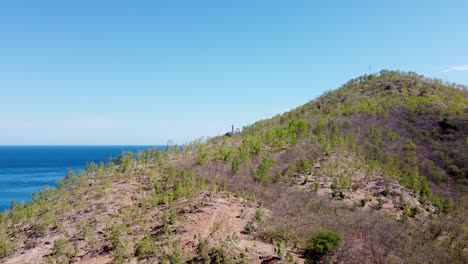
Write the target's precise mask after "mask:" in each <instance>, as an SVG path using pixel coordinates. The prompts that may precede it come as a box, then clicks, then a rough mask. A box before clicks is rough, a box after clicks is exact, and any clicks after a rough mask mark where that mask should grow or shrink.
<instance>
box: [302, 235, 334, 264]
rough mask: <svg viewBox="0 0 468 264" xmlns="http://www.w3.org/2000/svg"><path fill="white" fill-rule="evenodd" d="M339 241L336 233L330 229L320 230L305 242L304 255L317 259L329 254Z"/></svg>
mask: <svg viewBox="0 0 468 264" xmlns="http://www.w3.org/2000/svg"><path fill="white" fill-rule="evenodd" d="M340 241H341V237H340V235H339V234H338V233H336V232H335V231H332V230H322V231H319V232H317V233H315V234H313V235H312V237H311V238H310V239H309V241H308V242H307V249H306V257H307V258H308V259H310V260H319V259H321V258H322V257H324V256H328V255H330V253H332V251H333V250H334V249H335V247H336V246H338V244H339V243H340Z"/></svg>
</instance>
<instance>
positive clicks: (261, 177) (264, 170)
mask: <svg viewBox="0 0 468 264" xmlns="http://www.w3.org/2000/svg"><path fill="white" fill-rule="evenodd" d="M271 165H273V160H272V159H271V158H270V157H265V158H264V159H263V160H262V163H260V165H259V166H258V168H257V169H255V170H253V171H252V177H253V178H254V180H255V181H258V182H262V183H268V181H269V178H268V172H269V171H270V168H271Z"/></svg>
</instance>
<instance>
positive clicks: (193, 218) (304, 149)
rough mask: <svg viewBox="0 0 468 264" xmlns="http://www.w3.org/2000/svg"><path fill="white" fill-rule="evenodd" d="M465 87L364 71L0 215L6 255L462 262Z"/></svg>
mask: <svg viewBox="0 0 468 264" xmlns="http://www.w3.org/2000/svg"><path fill="white" fill-rule="evenodd" d="M467 177H468V91H467V89H466V87H463V86H461V85H456V84H447V83H444V82H442V81H439V80H435V79H429V78H425V77H423V76H420V75H417V74H414V73H405V72H396V71H382V72H380V73H379V74H373V75H365V76H361V77H358V78H356V79H353V80H350V81H349V82H348V83H346V84H345V85H343V86H342V87H340V88H338V89H337V90H334V91H330V92H327V93H325V94H324V95H322V96H321V97H319V98H317V99H315V100H312V101H310V102H309V103H307V104H305V105H303V106H300V107H298V108H296V109H293V110H291V111H289V112H286V113H284V114H282V115H278V116H275V117H273V118H271V119H267V120H262V121H258V122H257V123H255V124H252V125H249V126H247V127H244V128H243V129H242V131H239V132H236V133H234V134H233V135H231V136H220V137H215V138H211V139H208V140H206V141H203V140H199V141H195V142H192V143H190V144H187V145H184V146H182V147H177V146H174V147H170V148H168V149H167V150H166V151H156V150H151V149H150V150H148V151H146V152H138V153H123V154H122V155H121V156H119V157H117V158H116V159H115V160H114V161H112V162H109V163H107V164H104V163H101V164H88V165H87V168H86V171H81V172H78V173H76V174H75V173H69V174H68V175H67V177H66V178H65V179H63V180H61V181H59V182H58V188H57V189H45V190H43V191H42V192H41V193H39V194H35V195H33V201H32V202H31V203H29V204H26V205H21V204H15V203H13V204H12V208H11V211H8V212H6V213H4V214H0V224H1V225H0V262H2V263H69V262H77V263H111V262H114V263H127V262H130V263H136V262H141V263H304V262H319V263H320V262H323V263H326V262H336V263H466V262H467V261H468V229H467V224H468V223H467V219H468V215H467V208H466V206H467V204H468V203H467V202H468V200H467V198H468V196H467V195H468V178H467Z"/></svg>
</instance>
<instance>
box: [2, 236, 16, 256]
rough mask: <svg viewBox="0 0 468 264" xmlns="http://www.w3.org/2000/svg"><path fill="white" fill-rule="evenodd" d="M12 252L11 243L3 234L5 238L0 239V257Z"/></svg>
mask: <svg viewBox="0 0 468 264" xmlns="http://www.w3.org/2000/svg"><path fill="white" fill-rule="evenodd" d="M12 253H13V244H12V243H11V241H10V239H9V238H8V237H6V236H5V238H2V239H0V258H3V257H6V256H9V255H11V254H12Z"/></svg>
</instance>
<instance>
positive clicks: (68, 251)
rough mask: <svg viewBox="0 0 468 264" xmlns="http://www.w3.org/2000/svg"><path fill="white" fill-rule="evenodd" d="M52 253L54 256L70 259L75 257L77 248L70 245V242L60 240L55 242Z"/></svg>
mask: <svg viewBox="0 0 468 264" xmlns="http://www.w3.org/2000/svg"><path fill="white" fill-rule="evenodd" d="M52 252H53V254H54V256H61V257H66V258H67V259H70V258H71V257H73V256H74V255H75V248H74V247H73V245H71V244H70V242H68V240H66V239H63V238H59V239H57V240H55V242H54V247H53V248H52Z"/></svg>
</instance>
